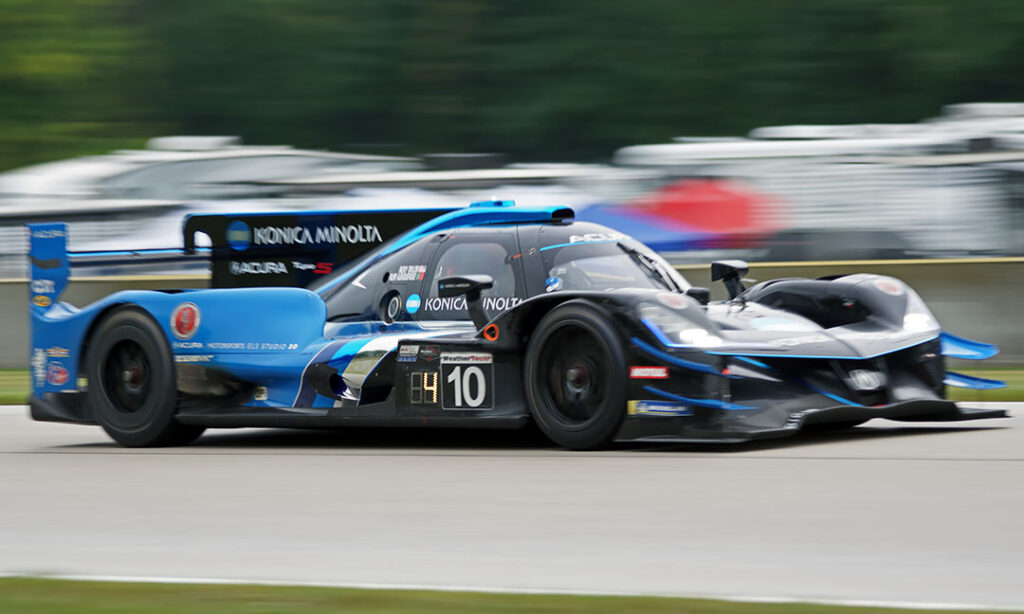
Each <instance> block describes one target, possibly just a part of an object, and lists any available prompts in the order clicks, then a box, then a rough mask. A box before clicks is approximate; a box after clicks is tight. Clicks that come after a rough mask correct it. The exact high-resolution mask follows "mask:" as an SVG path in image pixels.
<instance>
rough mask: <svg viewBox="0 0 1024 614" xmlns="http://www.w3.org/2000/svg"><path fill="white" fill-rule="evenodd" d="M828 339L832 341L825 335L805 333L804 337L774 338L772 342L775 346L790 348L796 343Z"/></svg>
mask: <svg viewBox="0 0 1024 614" xmlns="http://www.w3.org/2000/svg"><path fill="white" fill-rule="evenodd" d="M827 341H831V339H830V338H829V337H827V336H825V335H804V336H803V337H785V338H783V339H772V340H771V342H770V343H771V344H772V345H774V346H775V347H783V348H788V347H793V346H795V345H804V344H806V343H825V342H827Z"/></svg>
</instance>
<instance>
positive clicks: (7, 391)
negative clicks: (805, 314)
mask: <svg viewBox="0 0 1024 614" xmlns="http://www.w3.org/2000/svg"><path fill="white" fill-rule="evenodd" d="M955 370H957V371H958V372H961V373H966V374H967V375H976V376H979V377H987V378H989V379H998V380H1002V381H1004V382H1006V388H1000V389H998V390H983V391H977V390H965V389H963V388H948V389H947V390H948V391H949V398H950V399H952V400H954V401H1024V369H955ZM28 393H29V382H28V371H25V370H23V369H7V370H0V405H23V404H25V403H27V402H28Z"/></svg>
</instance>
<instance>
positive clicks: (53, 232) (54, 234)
mask: <svg viewBox="0 0 1024 614" xmlns="http://www.w3.org/2000/svg"><path fill="white" fill-rule="evenodd" d="M66 236H67V233H65V232H64V231H63V230H57V229H50V230H36V231H33V232H32V238H33V239H57V238H60V237H66Z"/></svg>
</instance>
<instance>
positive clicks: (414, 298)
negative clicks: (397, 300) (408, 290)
mask: <svg viewBox="0 0 1024 614" xmlns="http://www.w3.org/2000/svg"><path fill="white" fill-rule="evenodd" d="M420 302H421V301H420V295H419V294H410V295H409V298H407V299H405V310H406V311H408V312H409V313H416V312H417V311H419V310H420Z"/></svg>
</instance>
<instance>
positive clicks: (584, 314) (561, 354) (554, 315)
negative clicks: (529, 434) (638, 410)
mask: <svg viewBox="0 0 1024 614" xmlns="http://www.w3.org/2000/svg"><path fill="white" fill-rule="evenodd" d="M523 378H524V385H525V389H526V399H527V403H528V404H529V406H530V413H531V415H532V416H533V420H534V422H536V424H537V426H538V427H539V428H540V430H541V432H542V433H544V435H545V436H547V438H548V439H550V440H551V441H553V442H555V443H556V444H558V445H560V446H563V447H566V448H569V449H572V450H592V449H596V448H602V447H605V446H607V445H608V444H609V443H611V441H612V439H613V438H614V437H615V433H616V432H617V431H618V429H619V425H620V424H622V419H623V417H624V416H625V413H626V396H627V381H626V352H625V348H624V347H623V342H622V338H621V337H620V336H619V333H618V332H617V331H616V329H615V327H614V326H613V324H612V322H611V320H610V318H609V316H607V315H606V314H605V313H604V312H603V310H601V309H600V308H599V307H597V306H596V305H593V304H591V303H588V302H586V301H570V302H568V303H563V304H562V305H559V306H558V307H555V308H554V309H552V310H551V311H550V312H548V313H547V315H545V316H544V317H543V318H541V320H540V322H539V323H538V324H537V328H536V329H534V331H533V335H532V336H531V338H530V343H529V345H528V346H527V348H526V360H525V362H524V365H523Z"/></svg>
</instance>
